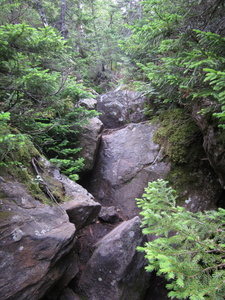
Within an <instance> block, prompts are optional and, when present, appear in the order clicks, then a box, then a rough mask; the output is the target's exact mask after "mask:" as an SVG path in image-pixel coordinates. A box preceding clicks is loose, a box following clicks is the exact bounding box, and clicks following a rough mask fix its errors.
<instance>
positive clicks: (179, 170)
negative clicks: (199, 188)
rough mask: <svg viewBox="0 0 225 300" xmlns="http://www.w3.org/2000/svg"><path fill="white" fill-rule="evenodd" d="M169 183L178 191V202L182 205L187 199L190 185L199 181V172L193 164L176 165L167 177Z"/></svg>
mask: <svg viewBox="0 0 225 300" xmlns="http://www.w3.org/2000/svg"><path fill="white" fill-rule="evenodd" d="M165 179H166V180H167V181H168V182H169V184H170V185H171V186H172V187H173V189H174V190H175V191H177V195H178V198H177V203H178V204H179V205H181V204H182V203H183V202H184V201H185V200H187V196H186V194H184V192H185V191H186V189H187V187H188V186H192V185H194V184H195V183H196V182H198V179H199V178H198V173H197V172H196V170H195V169H192V168H191V166H187V165H179V166H175V167H174V168H173V169H172V170H171V171H170V172H169V174H168V175H167V177H166V178H165Z"/></svg>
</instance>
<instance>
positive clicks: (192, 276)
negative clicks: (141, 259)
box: [137, 179, 225, 300]
mask: <svg viewBox="0 0 225 300" xmlns="http://www.w3.org/2000/svg"><path fill="white" fill-rule="evenodd" d="M176 198H177V196H176V192H175V191H174V190H173V189H172V188H170V187H167V182H166V181H164V180H162V179H159V180H158V181H155V182H151V183H149V184H148V187H147V188H146V189H145V193H144V194H143V196H142V199H137V205H138V207H140V208H141V215H142V217H143V219H142V226H143V227H144V228H143V233H144V234H145V235H149V234H153V235H155V239H154V240H153V241H151V242H148V243H146V244H145V246H144V247H139V248H138V250H139V251H144V252H145V253H146V258H147V259H148V262H149V263H148V266H147V267H146V270H147V271H149V272H151V271H153V270H154V269H155V270H156V271H157V274H158V275H164V276H165V277H166V279H167V280H168V284H167V288H168V289H169V290H170V292H169V294H168V295H169V297H171V298H174V297H176V298H178V299H190V300H203V299H217V300H219V299H221V300H222V299H223V297H224V293H225V286H224V279H225V271H224V267H225V259H224V253H225V240H224V236H225V235H224V233H225V232H224V218H225V210H224V209H221V208H219V209H218V211H207V212H205V213H201V212H198V213H192V212H189V211H187V210H186V209H185V208H183V207H180V206H177V205H176Z"/></svg>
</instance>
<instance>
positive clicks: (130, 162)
mask: <svg viewBox="0 0 225 300" xmlns="http://www.w3.org/2000/svg"><path fill="white" fill-rule="evenodd" d="M156 129H157V126H156V125H153V124H151V123H149V122H146V123H140V124H129V125H127V126H126V127H124V128H122V129H118V130H109V131H108V132H107V133H106V134H104V135H103V136H102V143H101V147H100V151H99V157H98V160H97V162H96V167H95V169H94V171H93V176H92V178H91V180H90V186H89V190H90V192H91V193H92V194H93V195H94V197H95V198H96V199H97V201H99V202H100V203H101V204H102V205H103V206H115V207H116V208H117V209H119V210H121V213H122V214H123V215H124V217H128V218H132V217H134V216H136V215H137V214H138V213H139V210H138V208H137V206H136V202H135V198H137V197H140V196H141V195H142V194H143V191H144V188H145V187H146V186H147V183H148V182H149V181H153V180H156V179H158V178H164V177H165V176H166V175H167V174H168V172H169V170H170V164H166V163H165V162H163V161H162V155H161V152H160V147H159V145H157V144H155V143H154V142H153V135H154V132H155V130H156Z"/></svg>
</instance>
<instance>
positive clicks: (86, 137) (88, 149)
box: [80, 118, 103, 171]
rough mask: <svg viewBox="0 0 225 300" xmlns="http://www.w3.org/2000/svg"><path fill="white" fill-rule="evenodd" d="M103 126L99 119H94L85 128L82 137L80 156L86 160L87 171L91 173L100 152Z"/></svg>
mask: <svg viewBox="0 0 225 300" xmlns="http://www.w3.org/2000/svg"><path fill="white" fill-rule="evenodd" d="M102 130H103V124H102V122H101V121H100V120H99V119H98V118H92V119H90V120H89V123H88V124H87V125H86V126H85V127H84V128H83V132H82V134H81V137H80V147H81V148H82V150H81V152H80V154H81V157H83V158H84V164H85V169H84V171H90V170H92V169H93V166H94V163H95V159H96V156H97V152H98V147H99V144H100V140H101V133H102Z"/></svg>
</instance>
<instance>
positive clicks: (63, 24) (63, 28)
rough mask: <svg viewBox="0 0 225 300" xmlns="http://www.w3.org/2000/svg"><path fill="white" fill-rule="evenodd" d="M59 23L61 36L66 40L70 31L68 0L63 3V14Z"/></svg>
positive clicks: (63, 0)
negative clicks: (67, 11)
mask: <svg viewBox="0 0 225 300" xmlns="http://www.w3.org/2000/svg"><path fill="white" fill-rule="evenodd" d="M59 22H60V32H61V35H62V37H63V38H64V39H65V40H66V39H67V35H68V30H67V26H66V0H62V1H61V14H60V21H59Z"/></svg>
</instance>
